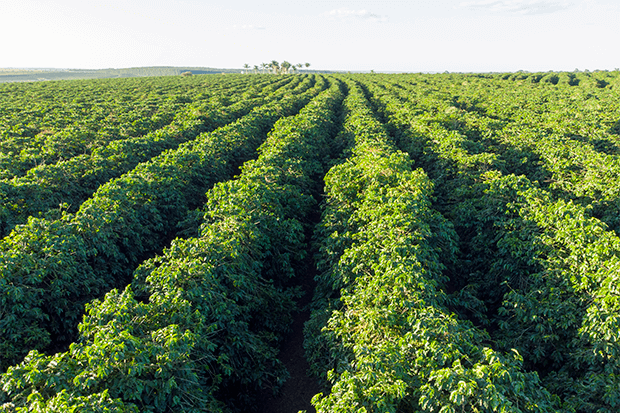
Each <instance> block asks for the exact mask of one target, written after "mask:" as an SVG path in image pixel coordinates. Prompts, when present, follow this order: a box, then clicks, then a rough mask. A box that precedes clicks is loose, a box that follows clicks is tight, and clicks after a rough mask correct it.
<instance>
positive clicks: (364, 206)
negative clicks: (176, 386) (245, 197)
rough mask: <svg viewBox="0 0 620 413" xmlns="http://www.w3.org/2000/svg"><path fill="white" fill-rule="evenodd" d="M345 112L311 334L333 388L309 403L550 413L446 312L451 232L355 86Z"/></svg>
mask: <svg viewBox="0 0 620 413" xmlns="http://www.w3.org/2000/svg"><path fill="white" fill-rule="evenodd" d="M345 110H347V111H348V113H347V117H346V120H345V125H344V131H345V132H344V133H347V134H349V135H350V136H351V138H352V139H353V140H354V147H353V149H352V154H351V156H350V157H349V158H347V159H346V161H345V162H343V163H342V164H340V165H337V166H335V167H334V168H332V169H331V170H330V171H329V172H328V174H327V176H326V178H325V182H326V192H327V200H326V207H325V211H324V214H323V220H322V223H321V228H320V230H319V231H318V237H319V239H320V250H321V259H320V262H319V264H320V268H319V270H321V275H320V276H319V277H318V282H319V287H318V288H317V294H316V297H315V310H314V313H313V316H312V319H311V321H310V322H309V324H308V326H307V350H308V356H309V359H310V361H311V362H312V364H313V369H314V371H316V372H319V373H320V375H321V376H322V378H323V379H327V380H328V381H329V383H330V385H331V388H330V391H329V394H328V395H326V396H323V395H317V396H315V398H314V399H313V404H314V405H315V407H316V408H317V411H319V412H350V411H368V412H370V411H372V412H394V411H403V412H409V411H411V412H414V411H429V412H430V411H442V412H457V411H511V412H521V411H552V402H553V400H552V397H551V395H550V394H549V393H548V392H547V391H546V390H545V389H543V388H542V387H541V385H540V381H539V379H538V376H537V375H536V374H532V373H525V372H523V371H522V369H521V358H520V356H519V355H518V354H516V353H514V352H507V353H499V352H497V351H494V350H493V349H491V348H489V347H487V346H485V345H484V344H483V343H485V342H488V340H489V338H488V335H487V334H486V333H485V332H484V331H482V330H479V329H477V328H475V327H474V325H473V324H472V323H470V322H468V321H463V320H460V319H459V318H458V317H456V316H455V315H454V314H453V313H451V312H450V310H449V309H448V303H449V296H448V294H447V293H446V292H445V289H446V288H447V284H448V283H449V280H448V279H447V277H446V276H445V275H444V270H445V263H449V262H450V261H451V260H452V259H453V257H454V254H455V252H456V234H455V232H454V230H453V228H452V225H451V224H450V223H449V222H448V221H447V220H446V219H444V218H443V217H442V216H441V215H440V214H439V213H438V212H436V211H435V210H433V208H432V204H431V199H432V197H433V189H432V188H433V185H432V183H431V181H430V180H429V179H428V177H427V176H426V174H425V173H424V172H423V171H422V170H420V169H418V170H413V169H412V162H411V160H410V158H409V156H408V155H407V154H405V153H403V152H400V151H398V150H396V149H395V148H394V145H393V142H392V139H391V138H390V136H389V135H388V134H387V133H386V131H385V128H384V127H383V125H382V124H381V123H380V122H378V121H377V119H376V118H375V117H374V114H373V113H372V110H371V108H370V105H369V103H368V101H367V100H366V98H365V97H364V93H363V91H362V89H361V88H359V87H358V86H352V87H351V89H350V93H349V95H348V96H347V98H346V100H345ZM325 372H328V373H327V374H325Z"/></svg>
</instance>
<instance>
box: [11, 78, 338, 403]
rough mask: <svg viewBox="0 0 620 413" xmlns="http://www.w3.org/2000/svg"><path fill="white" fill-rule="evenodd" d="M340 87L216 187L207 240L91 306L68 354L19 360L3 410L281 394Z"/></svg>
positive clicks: (285, 125) (150, 264) (174, 250)
mask: <svg viewBox="0 0 620 413" xmlns="http://www.w3.org/2000/svg"><path fill="white" fill-rule="evenodd" d="M342 89H343V88H342V86H341V85H340V84H339V82H334V83H332V86H331V87H330V88H329V89H328V90H326V91H324V92H322V93H321V94H319V95H318V96H317V97H316V98H314V99H313V100H312V101H311V102H310V103H309V104H308V105H307V106H306V107H304V108H303V109H302V110H301V111H300V113H299V114H298V115H296V116H292V117H285V118H282V119H280V120H278V121H277V122H276V123H275V125H274V128H273V130H272V131H271V133H270V134H269V136H268V137H267V140H266V141H265V142H264V143H263V144H262V146H260V148H259V149H258V154H259V157H258V159H257V160H255V161H249V162H246V163H245V164H244V165H243V168H242V173H241V174H240V176H239V177H238V178H237V179H233V180H230V181H227V182H223V183H219V184H216V185H215V186H214V188H213V189H211V190H210V191H209V192H208V193H207V202H206V204H205V206H204V209H203V214H204V221H203V224H202V226H201V227H200V235H199V236H198V237H196V238H189V239H176V240H174V241H173V242H172V245H171V246H170V248H168V249H166V250H165V251H164V254H163V255H162V256H160V257H157V258H154V259H150V260H148V261H146V262H145V263H143V265H141V266H140V267H139V268H138V269H137V270H136V272H135V274H134V276H135V278H134V280H133V283H132V285H130V286H128V287H126V288H125V289H124V290H122V291H121V292H119V291H117V290H114V291H111V292H109V293H108V294H107V295H106V296H105V297H104V298H103V299H102V300H95V301H93V302H91V303H90V304H88V305H87V314H86V316H85V317H84V320H83V322H82V323H81V324H80V326H79V330H80V335H79V340H78V341H77V342H75V343H73V344H71V346H70V349H69V350H68V351H67V352H64V353H58V354H56V355H53V356H45V355H43V354H41V353H39V352H37V351H32V352H30V353H29V354H28V356H27V357H26V359H25V360H24V362H23V363H21V364H20V365H18V366H14V367H10V368H9V370H8V372H6V373H5V374H4V375H2V377H1V378H0V384H1V386H2V387H1V388H2V391H1V392H0V403H4V404H2V405H1V406H2V409H3V411H6V412H66V411H80V412H99V411H115V412H145V411H152V412H170V411H175V412H205V411H208V412H236V411H249V410H251V409H252V405H253V397H252V396H253V395H255V394H256V391H257V390H259V389H261V388H267V389H269V388H272V387H273V388H277V387H278V386H279V385H280V384H281V383H282V382H283V381H284V380H285V379H286V376H287V374H286V371H285V370H284V368H283V365H282V364H281V362H280V361H279V360H278V359H277V357H276V356H277V347H278V343H279V341H280V339H281V337H282V334H283V333H284V332H285V331H286V330H287V329H288V327H289V325H290V322H291V314H292V312H293V311H294V309H295V303H294V300H295V298H296V296H297V295H298V291H297V290H296V289H295V288H290V287H287V286H288V285H289V284H290V282H289V279H290V278H291V277H294V276H295V272H296V269H297V268H298V267H299V265H300V264H301V260H302V258H303V256H304V254H305V252H306V249H307V245H306V242H307V241H306V239H305V232H306V231H305V226H306V225H307V223H308V222H309V214H310V213H311V212H312V211H313V210H314V209H315V208H316V207H317V205H316V201H315V200H314V197H313V196H312V195H311V193H313V192H314V191H316V187H317V186H318V184H320V182H321V178H322V175H323V174H324V173H325V171H326V169H327V168H328V163H329V159H330V155H331V153H330V152H331V150H330V148H331V147H332V138H333V135H334V134H335V131H336V123H337V121H338V112H339V106H340V103H341V101H342V99H343V90H342ZM302 270H303V269H302Z"/></svg>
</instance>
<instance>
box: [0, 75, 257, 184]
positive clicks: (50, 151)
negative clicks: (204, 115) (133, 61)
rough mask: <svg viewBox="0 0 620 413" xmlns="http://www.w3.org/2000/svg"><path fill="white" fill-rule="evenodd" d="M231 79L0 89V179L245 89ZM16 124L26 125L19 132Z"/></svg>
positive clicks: (163, 122)
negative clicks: (201, 102)
mask: <svg viewBox="0 0 620 413" xmlns="http://www.w3.org/2000/svg"><path fill="white" fill-rule="evenodd" d="M231 80H232V79H228V78H226V79H224V78H213V80H212V81H211V82H204V81H203V82H196V81H193V82H187V81H181V80H177V81H176V82H170V80H166V79H150V80H145V79H140V80H137V79H136V80H133V81H129V82H123V81H116V82H107V83H103V82H96V81H95V82H91V83H90V84H88V83H87V84H84V83H80V82H66V83H65V85H64V87H63V86H61V85H59V84H56V85H55V86H56V87H55V88H53V90H52V91H50V92H48V93H44V92H43V90H38V92H39V93H37V89H47V88H44V87H42V86H39V85H34V86H33V85H20V86H19V87H17V88H16V89H17V90H14V91H13V92H12V94H10V95H6V94H2V91H3V89H4V87H3V86H0V112H5V113H6V115H8V116H2V115H0V177H2V178H4V179H8V178H12V177H16V176H22V175H23V174H24V173H25V172H26V171H28V170H29V169H30V168H33V167H35V166H37V165H42V164H48V165H49V164H53V163H55V162H58V161H60V160H66V159H70V158H72V157H73V156H77V155H80V154H89V153H91V151H92V150H93V149H95V148H97V147H101V146H105V145H107V144H109V143H110V142H113V141H115V140H124V139H129V138H132V137H138V136H141V135H144V134H146V133H148V132H151V131H154V130H156V129H159V128H161V127H163V126H165V125H167V124H169V123H170V122H171V121H172V120H173V119H174V115H175V113H177V112H178V111H182V110H184V109H185V108H186V107H187V106H188V104H190V103H192V102H193V103H197V102H200V101H205V100H206V99H209V98H210V96H211V95H212V94H230V93H234V91H233V90H234V86H235V85H238V90H241V89H243V88H244V87H247V86H249V85H248V84H247V83H248V82H245V84H243V83H240V82H237V81H231ZM15 109H17V110H15ZM19 124H21V125H27V126H26V127H25V128H24V130H23V132H21V133H20V130H19V127H17V126H18V125H19ZM16 127H17V129H16Z"/></svg>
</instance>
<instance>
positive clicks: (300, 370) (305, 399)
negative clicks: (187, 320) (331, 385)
mask: <svg viewBox="0 0 620 413" xmlns="http://www.w3.org/2000/svg"><path fill="white" fill-rule="evenodd" d="M308 255H309V257H307V258H306V260H305V264H306V271H304V272H303V273H302V274H299V276H298V277H299V278H298V279H297V280H296V281H298V282H299V284H298V285H301V286H302V288H303V291H304V292H305V294H304V296H303V297H302V298H300V299H299V301H298V308H300V309H302V310H303V311H300V312H298V313H297V314H295V316H294V319H293V324H292V326H291V332H290V333H289V334H288V335H287V336H286V337H285V338H284V340H283V342H282V347H281V349H280V355H279V357H278V358H279V359H280V361H282V362H283V363H284V365H285V366H286V369H287V370H288V372H289V373H290V377H289V379H288V380H287V381H286V383H284V385H283V386H282V390H281V391H280V393H279V394H278V395H276V396H273V394H271V393H267V392H266V393H265V394H264V395H263V397H262V399H261V400H260V401H259V403H258V405H257V406H256V411H257V412H261V413H263V412H264V413H297V412H299V411H306V412H308V413H315V412H316V410H315V409H314V407H313V406H312V405H311V404H310V400H311V399H312V397H313V396H314V395H315V394H317V393H319V392H320V391H321V389H320V387H319V385H318V383H317V380H316V378H314V377H310V376H308V374H307V372H308V368H309V367H310V366H309V364H308V362H307V361H306V357H305V354H304V323H305V322H306V321H308V319H309V318H310V311H309V310H308V309H307V307H308V304H310V302H311V301H312V295H313V294H314V289H315V287H316V282H315V281H314V276H315V274H316V267H315V265H314V261H313V258H312V254H311V253H309V254H308Z"/></svg>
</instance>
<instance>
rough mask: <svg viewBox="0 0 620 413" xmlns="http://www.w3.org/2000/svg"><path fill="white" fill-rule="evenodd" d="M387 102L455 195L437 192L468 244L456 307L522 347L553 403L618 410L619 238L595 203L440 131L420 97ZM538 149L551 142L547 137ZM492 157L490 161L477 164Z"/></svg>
mask: <svg viewBox="0 0 620 413" xmlns="http://www.w3.org/2000/svg"><path fill="white" fill-rule="evenodd" d="M388 89H389V88H388ZM388 92H389V90H388ZM380 100H381V101H382V102H383V103H384V107H383V109H384V114H385V116H386V117H387V118H388V119H389V121H390V122H391V123H393V125H394V128H395V129H399V130H400V133H401V139H402V141H401V143H402V144H403V146H409V147H410V148H412V149H413V151H412V152H414V153H416V154H417V156H418V157H420V159H421V161H422V162H427V163H429V164H432V163H435V162H436V160H438V159H440V160H442V165H441V168H440V169H441V171H442V174H441V176H442V177H443V178H442V179H438V180H437V181H438V182H439V184H440V188H439V191H443V192H446V193H445V194H439V196H438V198H439V200H440V202H442V203H443V208H445V209H446V210H447V213H448V214H449V216H450V217H451V218H452V221H453V222H454V223H455V225H456V227H457V229H458V231H459V234H462V239H461V248H462V249H463V250H465V251H466V252H463V253H462V254H461V257H460V259H459V261H458V262H457V268H459V269H460V272H461V273H460V278H461V287H462V289H461V290H460V291H459V292H457V293H456V294H455V295H454V296H453V298H452V300H453V305H454V306H459V307H461V308H467V310H468V311H466V312H464V314H467V313H468V315H469V316H470V317H471V318H472V319H475V320H476V321H477V322H478V323H480V324H481V325H484V326H486V327H487V328H488V331H489V332H490V338H491V339H492V340H493V342H494V343H495V345H496V347H497V348H498V349H502V350H505V351H509V350H510V349H516V350H517V351H518V352H519V354H521V355H522V357H523V359H524V365H525V366H526V368H528V369H530V370H534V371H538V372H540V374H541V377H542V380H541V383H542V385H543V386H544V388H546V389H547V390H548V391H549V392H551V393H552V394H554V395H555V396H557V400H558V402H557V404H556V405H555V407H554V409H555V411H566V412H581V411H599V412H612V411H616V410H618V407H619V406H620V398H619V397H618V394H620V393H619V390H620V382H618V379H617V377H618V375H619V373H620V369H619V367H620V366H619V364H618V362H617V354H619V352H620V335H619V334H618V331H619V329H618V326H619V325H620V324H619V322H620V317H619V314H620V307H619V304H620V302H618V300H617V295H618V294H617V292H616V287H615V285H616V284H617V283H618V280H617V278H618V277H617V274H616V272H617V269H618V268H619V265H620V262H619V261H618V257H619V256H620V254H619V253H620V239H619V238H618V237H617V235H616V234H615V233H614V232H613V231H609V229H608V227H607V226H606V225H605V224H604V223H602V222H601V221H599V220H598V219H596V218H592V217H591V216H590V214H591V211H590V210H589V208H588V207H583V206H581V205H579V204H576V203H574V202H573V201H571V200H568V201H566V200H563V199H556V198H555V197H554V196H552V194H551V193H550V192H549V191H546V190H543V189H542V188H541V187H540V186H539V184H537V183H532V182H531V181H530V180H529V179H528V178H527V177H525V176H519V177H517V176H515V175H513V174H508V173H506V171H505V167H506V166H507V163H505V162H502V159H501V156H500V155H501V154H491V153H485V152H483V149H484V148H482V147H480V146H479V145H480V142H476V141H472V140H470V139H468V138H467V136H466V135H465V134H463V133H459V131H458V130H448V129H447V128H445V127H444V129H443V131H442V128H441V127H440V126H438V125H440V122H437V121H439V120H440V119H441V116H442V115H435V116H429V115H428V114H424V115H421V114H419V113H417V112H416V102H415V101H411V102H409V103H408V104H407V103H404V102H402V101H400V100H396V99H394V98H393V97H390V96H389V93H385V94H383V95H381V98H380ZM437 113H438V114H439V113H441V111H437ZM433 120H437V121H434V122H433ZM429 124H430V125H434V127H429V126H428V125H429ZM455 135H456V136H458V138H459V139H458V140H455V139H454V137H455ZM407 140H410V142H409V145H407V142H406V141H407ZM541 145H547V146H548V147H549V150H551V146H552V145H551V144H550V143H549V142H548V141H547V142H545V141H544V140H543V141H542V142H541ZM556 147H559V145H557V146H556ZM420 148H423V149H420ZM472 148H478V149H479V150H480V152H478V153H476V151H473V150H472ZM485 156H486V157H488V159H489V161H490V162H488V163H485V162H480V159H481V157H483V158H484V157H485ZM558 160H561V159H560V158H558ZM566 161H568V160H566ZM438 169H439V168H438ZM438 172H439V170H437V171H434V173H438ZM450 196H452V198H450Z"/></svg>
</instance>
